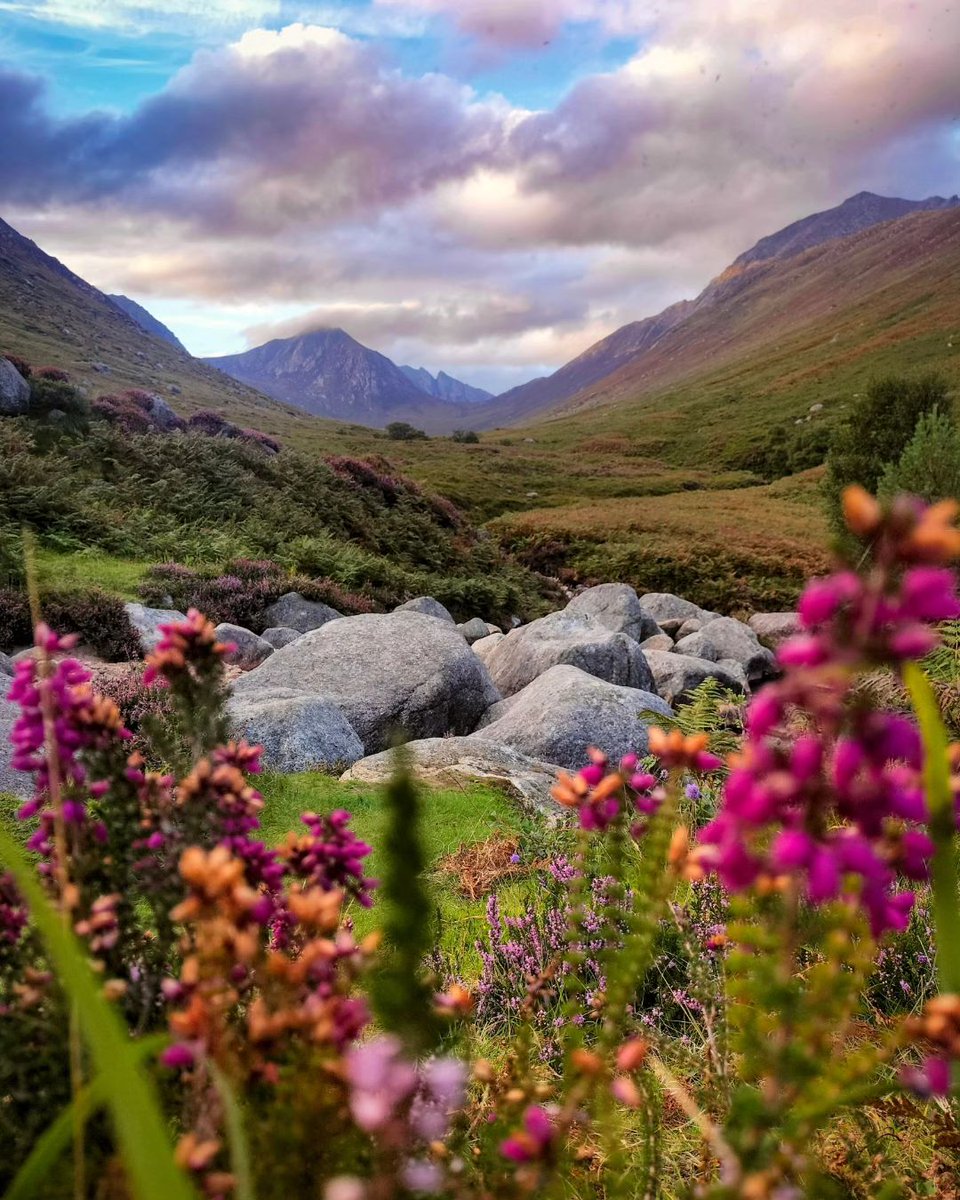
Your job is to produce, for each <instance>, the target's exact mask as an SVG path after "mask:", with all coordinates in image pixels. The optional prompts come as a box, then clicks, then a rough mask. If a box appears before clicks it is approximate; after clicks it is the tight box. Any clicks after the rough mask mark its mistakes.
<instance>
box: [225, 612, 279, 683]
mask: <svg viewBox="0 0 960 1200" xmlns="http://www.w3.org/2000/svg"><path fill="white" fill-rule="evenodd" d="M217 640H218V641H220V642H231V643H232V644H233V646H234V649H233V650H231V651H230V653H229V654H228V655H227V656H226V661H227V662H228V663H232V664H233V665H234V666H235V667H239V668H240V669H241V671H252V670H253V668H254V667H259V666H260V664H261V663H262V662H263V661H264V660H265V659H268V658H269V657H270V655H271V654H272V653H273V651H274V647H273V645H272V644H271V643H270V642H268V641H267V640H266V639H265V638H262V637H260V636H259V635H258V634H256V633H253V632H251V630H249V629H244V628H243V626H242V625H231V624H230V622H229V621H224V622H222V623H221V624H220V625H218V626H217Z"/></svg>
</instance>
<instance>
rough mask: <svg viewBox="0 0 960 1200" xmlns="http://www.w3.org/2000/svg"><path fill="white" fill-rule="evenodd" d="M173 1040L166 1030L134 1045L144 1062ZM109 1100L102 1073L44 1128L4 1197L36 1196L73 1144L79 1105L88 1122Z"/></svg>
mask: <svg viewBox="0 0 960 1200" xmlns="http://www.w3.org/2000/svg"><path fill="white" fill-rule="evenodd" d="M169 1040H170V1039H169V1038H168V1037H167V1035H166V1034H165V1033H164V1034H156V1035H155V1036H154V1037H147V1038H143V1039H142V1040H141V1041H139V1042H131V1049H132V1051H133V1053H134V1054H135V1056H136V1058H137V1060H138V1061H140V1062H143V1061H144V1060H145V1059H148V1058H152V1057H153V1056H154V1055H155V1054H159V1052H160V1051H161V1050H162V1049H163V1047H164V1046H165V1045H166V1044H167V1042H168V1041H169ZM106 1102H107V1089H106V1087H105V1086H104V1082H103V1080H102V1079H101V1078H100V1077H99V1076H98V1077H97V1078H96V1079H94V1080H93V1082H92V1083H90V1084H89V1085H88V1086H87V1087H85V1088H84V1089H83V1091H82V1092H80V1093H79V1094H78V1096H77V1098H76V1099H75V1100H74V1101H73V1102H72V1103H71V1104H68V1105H67V1106H66V1107H65V1108H64V1109H63V1111H62V1112H61V1113H60V1115H59V1116H58V1117H57V1118H56V1120H55V1121H53V1123H52V1124H50V1125H48V1126H47V1128H46V1129H45V1130H44V1131H43V1133H42V1134H41V1135H40V1137H39V1139H38V1140H37V1142H36V1143H35V1145H34V1147H33V1149H32V1150H31V1151H30V1154H29V1155H28V1157H27V1159H26V1161H25V1162H24V1163H23V1165H22V1166H21V1167H20V1170H19V1171H18V1172H17V1174H16V1178H15V1179H14V1180H13V1182H12V1183H11V1184H10V1186H9V1187H8V1188H7V1190H6V1191H5V1192H4V1194H3V1200H34V1197H36V1196H37V1194H38V1189H39V1187H40V1184H41V1183H42V1182H43V1180H44V1179H45V1178H46V1177H47V1175H49V1173H50V1171H51V1170H52V1169H53V1167H54V1166H55V1165H56V1163H57V1162H58V1161H59V1159H60V1158H61V1156H62V1155H63V1153H64V1151H65V1150H66V1149H67V1147H68V1146H69V1145H70V1142H71V1139H72V1138H73V1130H74V1120H75V1119H76V1112H75V1109H76V1108H79V1110H80V1113H81V1119H82V1120H83V1121H84V1122H86V1121H88V1120H89V1119H90V1118H91V1117H92V1116H93V1114H94V1113H96V1112H98V1111H99V1110H100V1109H101V1108H103V1106H104V1105H105V1104H106Z"/></svg>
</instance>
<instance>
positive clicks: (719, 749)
mask: <svg viewBox="0 0 960 1200" xmlns="http://www.w3.org/2000/svg"><path fill="white" fill-rule="evenodd" d="M958 661H960V660H958ZM743 708H744V701H743V697H742V696H740V695H738V693H736V692H733V691H731V690H730V689H729V688H725V687H723V685H722V684H721V683H720V682H719V681H718V680H716V679H705V680H704V681H703V683H701V684H700V686H699V687H697V688H695V689H694V691H693V692H691V694H690V699H689V700H687V701H686V703H684V704H678V705H677V708H676V711H675V712H674V715H673V716H672V717H665V716H663V715H662V714H660V713H657V712H652V711H646V712H643V713H641V716H642V718H643V719H644V720H645V721H649V722H651V723H652V724H655V725H659V726H661V728H666V729H679V730H680V732H681V733H684V734H691V733H706V734H708V735H709V738H710V749H711V751H712V752H713V753H714V754H718V755H720V756H723V755H726V754H730V753H732V752H733V751H734V750H736V749H737V747H738V746H739V744H740V739H741V738H742V737H743Z"/></svg>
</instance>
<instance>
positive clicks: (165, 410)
mask: <svg viewBox="0 0 960 1200" xmlns="http://www.w3.org/2000/svg"><path fill="white" fill-rule="evenodd" d="M147 414H148V415H149V417H150V420H151V421H153V423H154V425H156V427H157V428H158V429H162V430H164V432H166V433H173V431H174V430H175V429H183V428H184V426H185V425H186V422H185V421H182V420H181V419H180V417H178V416H177V414H176V413H175V412H174V411H173V409H172V408H171V407H170V405H169V404H168V403H167V402H166V400H164V398H163V397H162V396H158V395H157V393H156V392H151V393H150V398H149V401H148V402H147Z"/></svg>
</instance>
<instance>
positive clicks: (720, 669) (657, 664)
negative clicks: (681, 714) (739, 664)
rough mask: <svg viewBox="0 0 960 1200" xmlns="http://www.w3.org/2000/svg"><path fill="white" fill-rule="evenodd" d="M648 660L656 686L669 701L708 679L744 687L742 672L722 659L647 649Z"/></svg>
mask: <svg viewBox="0 0 960 1200" xmlns="http://www.w3.org/2000/svg"><path fill="white" fill-rule="evenodd" d="M647 662H648V663H649V664H650V670H651V671H652V672H653V678H654V680H655V682H656V690H657V692H658V693H659V694H660V695H661V696H662V697H663V699H664V700H666V702H667V703H668V704H676V703H678V702H679V701H681V700H686V699H687V698H688V697H689V695H690V693H691V692H692V691H693V690H694V688H697V687H699V686H700V684H701V683H703V681H704V680H705V679H717V680H719V682H720V683H721V684H722V685H723V686H724V687H726V688H730V689H731V690H732V691H735V692H742V691H743V690H744V687H743V683H742V682H741V680H742V676H739V675H736V674H734V673H733V672H732V671H730V670H729V669H728V668H727V667H725V666H723V664H722V663H719V662H711V661H710V659H707V658H691V656H690V655H689V654H677V653H673V652H671V653H664V652H663V651H662V650H649V651H647Z"/></svg>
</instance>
